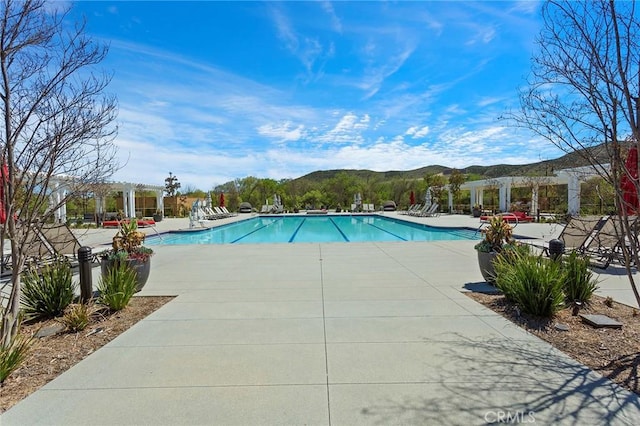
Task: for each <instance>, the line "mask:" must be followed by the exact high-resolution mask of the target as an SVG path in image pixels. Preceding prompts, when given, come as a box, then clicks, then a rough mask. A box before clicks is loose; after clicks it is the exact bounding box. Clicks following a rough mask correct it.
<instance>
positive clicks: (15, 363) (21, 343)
mask: <svg viewBox="0 0 640 426" xmlns="http://www.w3.org/2000/svg"><path fill="white" fill-rule="evenodd" d="M31 343H32V340H31V339H30V338H28V337H25V336H23V335H20V334H18V335H16V337H14V338H13V339H12V341H11V343H10V344H9V345H4V344H0V383H2V382H4V380H5V379H6V378H7V377H9V375H10V374H11V373H12V372H13V371H14V370H15V369H16V368H18V367H20V364H22V362H23V361H24V360H25V358H26V357H27V352H28V351H29V349H30V348H31Z"/></svg>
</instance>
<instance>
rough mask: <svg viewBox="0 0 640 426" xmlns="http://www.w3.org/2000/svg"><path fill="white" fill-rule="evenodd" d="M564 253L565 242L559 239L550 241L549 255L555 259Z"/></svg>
mask: <svg viewBox="0 0 640 426" xmlns="http://www.w3.org/2000/svg"><path fill="white" fill-rule="evenodd" d="M562 253H564V242H562V241H561V240H558V239H554V240H551V241H549V256H550V257H551V258H552V259H553V260H558V259H559V258H560V256H562Z"/></svg>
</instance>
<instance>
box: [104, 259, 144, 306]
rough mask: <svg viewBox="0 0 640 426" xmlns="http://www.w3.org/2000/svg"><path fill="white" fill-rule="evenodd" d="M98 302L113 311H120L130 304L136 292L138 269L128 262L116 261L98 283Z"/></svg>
mask: <svg viewBox="0 0 640 426" xmlns="http://www.w3.org/2000/svg"><path fill="white" fill-rule="evenodd" d="M98 291H99V292H100V296H99V297H98V303H101V304H103V305H105V306H107V307H109V309H111V310H112V311H119V310H121V309H123V308H124V307H125V306H127V305H128V304H129V301H130V300H131V298H132V297H133V295H134V293H135V292H136V271H134V270H133V269H132V268H130V267H129V265H128V264H127V263H126V262H116V263H114V266H113V267H112V268H109V270H108V271H107V274H106V275H103V276H102V277H101V278H100V281H99V283H98Z"/></svg>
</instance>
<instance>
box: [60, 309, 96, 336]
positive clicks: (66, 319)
mask: <svg viewBox="0 0 640 426" xmlns="http://www.w3.org/2000/svg"><path fill="white" fill-rule="evenodd" d="M94 312H95V308H94V306H93V305H92V304H88V303H75V304H71V305H69V306H68V307H67V309H66V310H65V312H64V315H63V316H62V318H60V320H59V321H60V322H61V323H62V324H63V325H64V326H65V327H67V329H68V330H70V331H74V332H76V331H82V330H84V329H85V328H87V326H88V325H89V322H90V321H91V317H92V316H93V314H94Z"/></svg>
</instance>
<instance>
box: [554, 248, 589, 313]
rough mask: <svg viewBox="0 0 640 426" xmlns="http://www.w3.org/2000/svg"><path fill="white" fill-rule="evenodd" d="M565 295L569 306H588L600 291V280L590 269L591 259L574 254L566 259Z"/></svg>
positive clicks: (564, 268)
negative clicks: (575, 304)
mask: <svg viewBox="0 0 640 426" xmlns="http://www.w3.org/2000/svg"><path fill="white" fill-rule="evenodd" d="M562 268H563V271H564V294H565V298H566V302H567V304H572V303H574V302H580V303H582V304H587V303H589V301H590V300H591V296H593V293H594V292H595V291H596V290H597V289H598V280H596V279H595V278H593V272H592V271H591V270H590V269H589V259H588V258H586V257H584V256H580V255H579V254H578V253H576V252H573V253H571V254H570V255H569V256H567V257H566V258H565V259H564V262H563V264H562Z"/></svg>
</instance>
